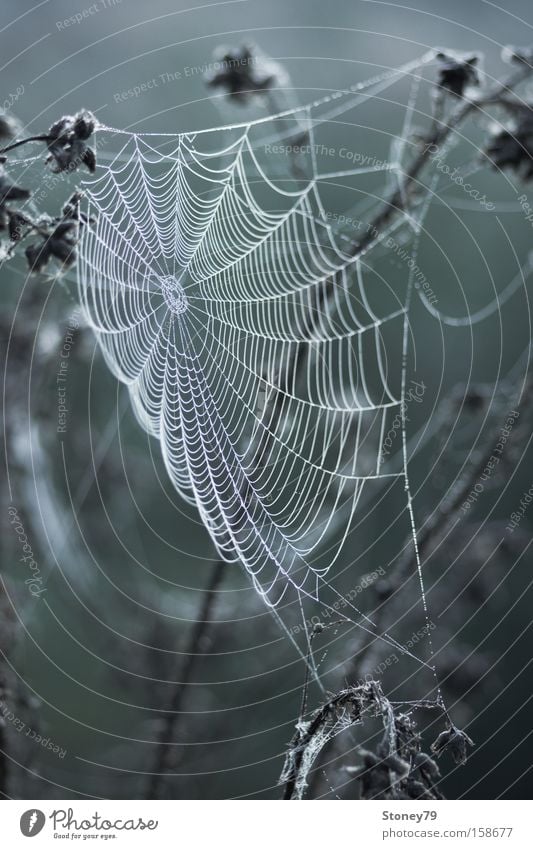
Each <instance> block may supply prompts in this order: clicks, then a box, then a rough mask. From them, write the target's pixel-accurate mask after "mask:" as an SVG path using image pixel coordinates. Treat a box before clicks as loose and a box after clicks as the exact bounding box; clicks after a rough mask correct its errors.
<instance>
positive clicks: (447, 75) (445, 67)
mask: <svg viewBox="0 0 533 849" xmlns="http://www.w3.org/2000/svg"><path fill="white" fill-rule="evenodd" d="M437 59H438V60H439V62H440V67H439V72H438V78H437V85H438V86H439V88H441V89H444V90H445V91H447V92H449V93H450V94H453V95H454V97H464V94H465V91H466V90H467V89H468V88H472V87H476V86H478V85H479V76H478V73H477V70H476V65H477V63H478V61H479V57H478V56H469V57H459V56H452V55H449V54H447V53H437Z"/></svg>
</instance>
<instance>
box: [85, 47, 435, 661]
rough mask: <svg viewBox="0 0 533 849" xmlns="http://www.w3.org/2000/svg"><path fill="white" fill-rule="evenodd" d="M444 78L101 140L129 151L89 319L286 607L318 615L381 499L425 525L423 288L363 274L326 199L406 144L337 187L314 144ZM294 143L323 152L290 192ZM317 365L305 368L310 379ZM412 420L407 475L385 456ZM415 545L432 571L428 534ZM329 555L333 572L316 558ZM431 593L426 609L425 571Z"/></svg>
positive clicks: (201, 501)
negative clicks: (413, 360) (318, 133)
mask: <svg viewBox="0 0 533 849" xmlns="http://www.w3.org/2000/svg"><path fill="white" fill-rule="evenodd" d="M427 61H428V57H424V58H423V59H421V60H419V61H418V62H416V63H412V64H410V65H409V66H406V67H404V68H402V69H399V70H398V71H397V72H394V73H387V74H383V75H382V76H381V77H377V78H375V79H374V80H372V81H371V82H370V83H368V84H362V85H359V86H358V87H357V89H355V88H354V89H353V90H350V91H349V92H347V93H346V92H345V93H344V94H343V95H339V94H337V95H334V96H331V97H327V98H324V99H323V100H321V101H318V102H316V103H315V104H312V105H310V106H307V107H303V108H302V109H299V110H291V111H290V112H287V113H284V114H283V115H278V116H275V117H273V118H268V119H262V120H260V121H255V122H251V123H248V124H242V125H234V126H231V127H227V128H222V129H217V130H212V131H211V130H209V131H201V132H198V133H181V134H176V135H169V134H166V135H163V134H161V135H159V134H135V133H126V132H123V131H120V130H115V129H111V128H109V127H100V128H99V129H98V132H97V142H99V140H100V138H99V137H100V134H101V133H102V134H106V136H109V134H111V135H112V137H113V139H117V138H118V139H119V140H120V149H119V151H118V153H117V154H116V155H115V156H113V158H111V161H110V162H109V164H100V165H99V167H98V171H97V174H96V176H95V178H94V179H91V180H89V181H86V182H85V184H84V190H85V193H86V198H87V200H88V209H87V212H88V214H89V215H94V217H95V219H96V223H95V224H94V225H93V226H92V227H91V228H90V229H88V230H87V231H86V233H85V235H84V237H83V239H82V242H81V245H80V251H79V261H78V280H79V289H80V298H81V302H82V304H83V306H84V308H85V311H86V314H87V316H88V320H89V322H90V324H91V326H92V327H93V329H94V331H95V333H96V336H97V338H98V341H99V344H100V346H101V349H102V351H103V354H104V357H105V359H106V361H107V363H108V365H109V367H110V368H111V370H112V372H113V373H114V374H115V375H116V376H117V378H118V379H119V380H121V381H122V382H124V383H125V384H126V385H127V386H128V389H129V393H130V397H131V401H132V405H133V409H134V411H135V414H136V416H137V418H138V420H139V422H140V424H141V425H142V427H143V428H145V430H146V431H147V432H148V433H149V434H151V435H153V436H154V437H156V438H157V439H159V440H160V443H161V449H162V453H163V458H164V462H165V465H166V468H167V471H168V474H169V476H170V478H171V480H172V483H173V485H174V486H175V488H176V489H177V491H178V492H179V493H180V495H181V496H182V497H183V498H184V499H186V500H187V501H188V502H190V503H193V504H195V505H196V506H197V508H198V510H199V513H200V515H201V518H202V520H203V522H204V524H205V526H206V528H207V529H208V531H209V533H210V535H211V537H212V539H213V541H214V543H215V545H216V547H217V549H218V551H219V552H220V554H221V556H222V557H223V558H224V559H226V560H228V561H238V562H240V563H241V564H242V565H243V566H244V567H245V568H246V570H247V572H248V573H249V575H250V576H251V578H252V581H253V584H254V586H255V588H256V589H257V591H258V592H259V593H260V595H261V596H262V597H263V598H264V599H265V601H266V603H267V604H268V605H270V606H271V607H272V608H276V606H278V605H279V603H280V601H281V600H282V599H283V598H284V596H285V594H286V592H287V590H288V588H289V587H291V588H294V589H295V590H296V592H297V594H298V595H299V596H300V597H301V596H308V597H312V598H315V599H316V598H318V597H319V592H320V589H321V587H322V586H325V585H326V584H327V580H328V572H329V570H330V569H331V566H332V565H333V563H334V562H335V560H336V558H337V556H338V555H339V553H340V551H341V550H342V548H343V546H344V545H345V543H346V540H347V536H348V533H349V531H350V528H351V525H352V521H353V517H354V516H355V515H356V511H357V507H358V504H359V503H360V501H361V498H362V496H363V494H364V493H366V491H367V490H368V489H369V488H370V489H371V488H372V486H373V485H374V484H375V483H376V482H380V481H383V480H384V479H386V478H390V479H391V481H392V480H394V479H397V480H399V481H400V482H403V484H404V488H405V490H406V493H407V498H408V504H407V509H408V511H409V512H410V516H411V520H412V519H413V516H412V508H411V500H410V495H409V486H408V475H407V452H406V451H405V416H404V412H403V411H404V409H405V393H406V379H405V370H406V356H407V333H408V307H409V299H410V295H411V289H412V286H413V280H412V272H408V271H407V270H406V271H405V280H404V284H405V285H404V289H403V292H393V293H392V297H391V291H390V288H391V287H390V286H389V285H388V284H387V281H385V280H384V279H382V278H381V277H380V276H379V275H378V274H377V273H375V272H374V271H373V269H372V267H371V266H370V264H369V262H368V257H367V256H360V257H359V258H357V259H354V257H353V256H351V255H350V250H349V240H347V239H346V238H343V236H342V234H340V233H339V232H338V230H336V228H335V227H334V226H333V224H332V222H331V220H330V218H329V217H328V216H327V214H326V212H325V208H324V204H323V200H322V194H321V190H322V188H323V187H324V186H326V185H327V184H330V185H331V184H332V183H335V181H336V180H339V179H344V178H352V177H357V175H358V174H359V173H361V174H363V173H365V172H368V171H376V172H379V171H386V172H387V173H386V178H387V180H388V183H389V186H390V185H391V184H392V185H395V183H394V181H397V182H398V181H399V180H400V175H401V172H402V167H401V162H400V161H399V160H401V158H402V147H403V145H402V143H401V140H400V144H399V145H398V144H397V145H396V147H397V150H396V156H397V160H398V161H397V163H395V164H393V165H392V167H391V166H390V165H387V166H386V167H385V166H384V167H379V166H377V167H371V168H360V169H358V168H351V169H345V170H342V171H337V172H330V173H327V174H326V173H320V171H319V169H318V166H317V159H316V156H315V155H314V151H315V146H314V145H313V139H314V133H315V130H316V128H318V127H319V126H321V125H322V124H324V123H325V122H327V121H328V120H332V119H333V118H335V117H336V116H337V115H340V114H342V113H343V112H344V111H346V110H347V109H348V108H353V107H354V106H357V105H358V103H359V102H362V101H363V100H364V99H365V98H368V97H371V96H373V95H374V94H375V93H376V92H382V91H384V90H385V89H386V88H387V87H388V86H389V85H392V84H393V83H394V82H395V81H396V80H397V79H399V78H401V77H402V75H405V74H407V73H411V72H412V71H414V70H415V69H416V68H417V67H419V66H420V65H422V64H424V63H425V62H427ZM415 89H416V85H414V86H413V96H412V98H411V102H410V103H409V105H408V108H407V114H406V117H405V124H404V130H403V133H402V137H405V134H406V133H407V132H408V124H409V121H410V117H411V113H412V111H413V109H414V100H415V93H414V92H415ZM354 92H355V93H354ZM289 124H292V132H294V131H295V128H297V129H299V130H300V131H301V130H302V128H303V131H304V132H305V133H306V134H307V138H308V140H309V141H310V142H311V144H310V150H311V155H310V156H309V157H308V161H307V162H306V165H305V168H306V169H307V173H306V174H304V175H300V176H299V178H298V179H293V178H290V177H288V176H287V174H286V173H285V174H284V175H281V176H280V174H279V173H277V172H276V168H277V167H278V166H277V165H276V167H274V168H273V174H274V176H272V175H271V173H270V171H269V170H268V157H266V158H265V156H264V151H265V150H266V149H267V148H265V145H264V142H265V139H267V140H268V138H276V134H277V133H278V132H279V130H280V128H281V127H284V126H285V127H288V126H289ZM288 132H289V130H288V129H287V133H288ZM267 147H268V146H267ZM100 161H102V157H101V158H100ZM278 171H279V168H278ZM378 176H379V175H378ZM382 176H383V175H381V177H382ZM397 182H396V184H397ZM405 221H406V219H405V218H403V220H402V217H401V216H400V221H399V222H398V223H396V224H395V225H394V226H396V227H397V226H401V225H402V224H403V225H405ZM409 225H410V226H414V227H415V230H416V227H417V224H416V222H414V224H413V221H412V220H411V221H410V222H409ZM384 235H386V234H384ZM380 293H382V294H383V298H381V297H380ZM385 295H386V297H385ZM384 303H386V304H387V308H386V309H384V307H383V304H384ZM376 304H377V305H378V306H376ZM310 327H311V328H312V329H311V332H309V328H310ZM389 334H390V339H391V341H389V338H388V337H389ZM298 351H299V352H300V354H302V352H303V353H304V354H305V356H303V357H302V358H301V359H303V363H304V364H303V367H302V368H300V369H298V370H296V369H295V368H294V367H293V366H294V362H295V355H296V353H297V352H298ZM398 416H400V418H401V420H402V430H403V458H402V462H401V470H400V471H398V468H397V467H396V468H394V467H393V464H392V463H390V460H389V457H387V456H385V455H384V453H383V450H382V449H383V440H384V435H385V434H386V433H387V432H389V431H390V428H391V425H392V423H393V421H394V419H395V417H396V419H398ZM398 447H399V449H400V451H401V450H402V446H401V445H400V446H398ZM412 531H413V542H414V545H415V552H416V532H415V526H414V521H412ZM326 542H327V544H328V546H329V547H328V557H327V566H324V565H323V562H324V559H325V558H324V557H323V556H322V558H321V560H320V561H319V562H318V563H317V562H315V557H316V559H317V560H318V553H319V551H320V548H321V546H322V548H323V547H324V545H325V544H326ZM419 567H420V564H419ZM419 577H420V583H421V590H422V600H423V603H424V608H426V605H425V596H424V588H423V582H422V574H421V571H420V568H419ZM350 606H351V608H352V615H353V616H354V617H356V618H357V624H358V625H359V626H360V627H362V628H364V629H365V630H368V631H369V632H370V633H373V623H372V622H371V620H370V619H369V618H368V617H366V616H365V615H364V614H361V613H360V611H359V610H357V609H356V608H355V607H353V605H350ZM342 615H343V616H344V615H345V614H342ZM376 636H378V637H379V638H380V639H385V640H386V641H387V642H389V643H390V644H391V645H394V646H396V647H397V646H398V643H397V642H396V641H395V640H394V639H393V638H392V637H390V635H388V634H385V635H382V634H379V635H376ZM405 653H407V654H410V652H407V650H405ZM416 659H417V660H419V662H420V663H423V664H424V665H426V664H425V663H424V662H423V661H421V660H420V659H419V658H416Z"/></svg>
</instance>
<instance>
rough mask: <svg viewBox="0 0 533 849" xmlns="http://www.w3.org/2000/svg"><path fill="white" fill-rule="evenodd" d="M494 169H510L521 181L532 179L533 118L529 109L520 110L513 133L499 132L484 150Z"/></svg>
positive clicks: (509, 131)
mask: <svg viewBox="0 0 533 849" xmlns="http://www.w3.org/2000/svg"><path fill="white" fill-rule="evenodd" d="M486 155H487V157H488V158H489V159H490V160H491V162H492V164H493V165H494V167H495V168H510V169H511V171H514V172H515V174H516V175H517V176H518V177H520V178H521V179H522V180H526V181H527V180H531V178H532V177H533V116H532V113H531V109H530V108H529V107H528V109H527V110H525V109H524V110H521V113H520V117H519V119H518V121H517V123H516V125H515V129H514V131H512V130H511V129H509V130H501V131H500V132H499V133H497V134H496V135H495V136H493V137H492V140H491V142H490V144H489V146H488V147H487V150H486Z"/></svg>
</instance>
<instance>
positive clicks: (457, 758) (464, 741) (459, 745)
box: [431, 724, 474, 764]
mask: <svg viewBox="0 0 533 849" xmlns="http://www.w3.org/2000/svg"><path fill="white" fill-rule="evenodd" d="M473 745H474V743H473V741H472V740H471V739H470V737H469V736H468V734H467V733H466V732H465V731H460V730H459V728H456V727H455V725H451V724H450V725H449V726H448V728H447V729H446V731H442V732H441V733H440V734H439V736H438V737H437V739H436V740H435V742H434V743H432V744H431V751H432V752H433V754H434V755H437V756H438V757H439V756H440V755H442V754H443V752H446V751H449V752H450V754H451V756H452V758H453V760H454V762H455V763H456V764H465V763H466V759H467V752H468V746H473Z"/></svg>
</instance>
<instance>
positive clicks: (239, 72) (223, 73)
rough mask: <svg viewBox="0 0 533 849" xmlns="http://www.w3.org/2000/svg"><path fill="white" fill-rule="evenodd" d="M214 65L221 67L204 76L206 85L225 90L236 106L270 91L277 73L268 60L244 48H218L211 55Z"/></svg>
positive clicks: (247, 47) (275, 67)
mask: <svg viewBox="0 0 533 849" xmlns="http://www.w3.org/2000/svg"><path fill="white" fill-rule="evenodd" d="M215 64H216V65H219V66H221V67H217V68H216V69H215V70H214V71H213V72H212V73H209V74H206V77H205V81H206V83H207V85H208V86H211V88H222V89H225V90H226V92H227V94H228V96H229V97H230V98H231V99H233V100H235V101H237V102H239V103H245V102H246V101H248V100H249V99H250V98H251V97H253V95H255V94H257V93H260V92H264V91H266V90H268V89H269V88H271V86H272V85H273V84H274V82H275V81H276V77H277V71H278V66H277V65H276V64H275V63H274V62H272V60H269V59H267V58H266V57H264V56H262V55H261V54H260V53H259V52H258V51H257V50H255V49H254V48H252V47H249V46H247V45H242V46H241V47H235V48H230V49H227V48H222V49H221V50H220V51H217V53H216V54H215Z"/></svg>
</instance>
